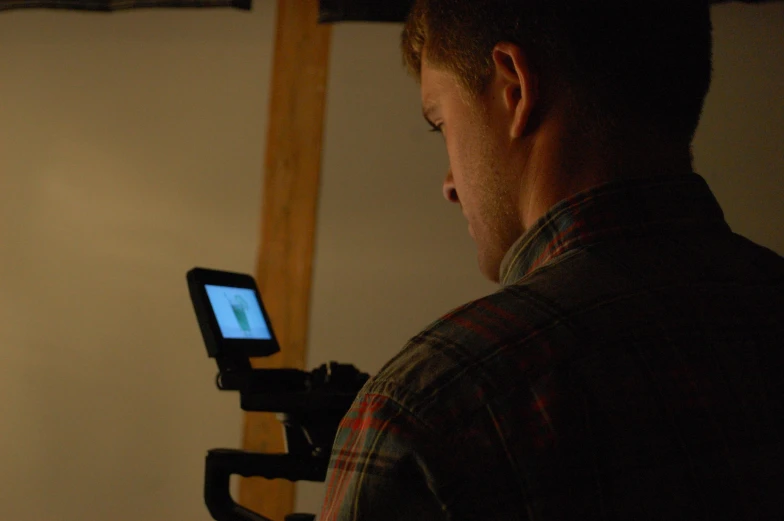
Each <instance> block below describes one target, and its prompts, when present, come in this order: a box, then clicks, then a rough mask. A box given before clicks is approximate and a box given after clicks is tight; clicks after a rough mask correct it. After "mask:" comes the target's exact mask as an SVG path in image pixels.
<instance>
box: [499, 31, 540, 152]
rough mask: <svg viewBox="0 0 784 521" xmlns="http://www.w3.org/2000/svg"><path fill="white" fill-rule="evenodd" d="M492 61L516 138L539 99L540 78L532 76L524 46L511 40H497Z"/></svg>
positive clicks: (512, 134) (511, 133)
mask: <svg viewBox="0 0 784 521" xmlns="http://www.w3.org/2000/svg"><path fill="white" fill-rule="evenodd" d="M493 63H494V65H495V71H496V79H497V80H498V81H499V82H500V83H499V86H500V88H501V95H502V97H503V103H504V107H505V108H506V109H507V110H508V111H509V114H510V116H511V118H512V119H511V124H510V126H509V135H510V137H512V138H513V139H515V138H519V137H521V136H522V135H523V134H524V133H525V131H526V127H527V126H528V124H529V122H530V121H529V120H530V119H531V113H532V112H533V109H534V106H535V105H536V104H537V102H538V101H539V78H537V77H536V76H534V74H533V71H532V70H531V68H530V66H529V62H528V57H527V56H526V55H525V53H524V52H523V50H522V49H521V48H520V46H519V45H515V44H513V43H509V42H500V43H498V44H497V45H496V46H495V47H494V48H493Z"/></svg>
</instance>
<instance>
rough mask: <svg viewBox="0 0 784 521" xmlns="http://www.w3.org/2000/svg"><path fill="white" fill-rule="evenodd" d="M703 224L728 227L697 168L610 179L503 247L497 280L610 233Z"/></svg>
mask: <svg viewBox="0 0 784 521" xmlns="http://www.w3.org/2000/svg"><path fill="white" fill-rule="evenodd" d="M706 228H714V229H724V230H726V231H729V229H730V228H729V226H728V225H727V223H726V221H725V220H724V213H723V212H722V210H721V207H720V206H719V203H718V202H717V201H716V198H715V197H714V196H713V193H712V192H711V190H710V188H709V187H708V184H707V183H706V182H705V180H704V179H703V178H702V177H701V176H699V175H698V174H695V173H690V174H686V175H684V174H680V175H667V176H658V177H653V178H646V179H626V180H621V181H613V182H610V183H606V184H603V185H600V186H597V187H594V188H591V189H588V190H585V191H583V192H580V193H578V194H575V195H574V196H572V197H569V198H567V199H564V200H563V201H561V202H559V203H557V204H556V205H555V206H553V207H552V208H551V209H550V210H548V211H547V213H546V214H545V215H543V216H542V217H541V218H540V219H539V220H537V221H536V223H534V225H533V226H532V227H531V228H530V229H529V230H528V231H527V232H526V233H525V234H523V236H522V237H520V238H519V239H518V240H517V241H516V242H515V243H514V244H513V245H512V247H511V248H510V249H509V251H508V252H507V253H506V255H505V256H504V259H503V261H502V262H501V270H500V281H501V284H502V285H503V286H508V285H511V284H514V283H516V282H517V281H519V280H520V279H521V278H523V277H525V276H526V275H527V274H529V273H530V272H532V271H533V270H535V269H536V268H538V267H540V266H542V265H543V264H546V263H547V262H549V261H551V260H552V259H554V258H555V257H558V256H560V255H563V254H564V253H566V252H568V251H571V250H575V249H578V248H581V247H585V246H587V245H589V244H596V243H598V242H602V241H605V240H608V239H613V238H615V239H617V238H620V237H629V236H639V235H641V234H646V233H673V232H683V231H687V230H696V229H706Z"/></svg>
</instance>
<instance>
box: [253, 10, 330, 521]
mask: <svg viewBox="0 0 784 521" xmlns="http://www.w3.org/2000/svg"><path fill="white" fill-rule="evenodd" d="M318 4H319V2H318V0H278V13H277V30H276V37H275V57H274V68H273V74H272V89H271V96H270V104H269V127H268V135H267V151H266V159H265V164H264V168H265V177H264V203H263V208H262V225H261V242H260V245H259V256H258V265H257V270H256V279H257V281H258V284H259V289H260V291H261V294H262V297H263V299H264V302H265V305H266V307H267V311H268V312H269V315H270V320H271V321H272V325H273V327H274V328H275V332H276V334H277V337H278V341H279V343H280V347H281V352H280V353H278V354H276V355H273V356H271V357H268V358H263V359H257V360H253V365H254V367H288V368H296V369H304V368H305V356H306V347H307V346H306V343H307V338H308V335H307V330H308V312H309V304H310V288H311V279H312V264H313V249H314V235H315V229H316V211H317V207H318V194H319V173H320V170H321V147H322V131H323V122H324V104H325V92H326V83H327V72H328V70H327V69H328V58H329V48H330V37H331V27H330V26H329V25H318V23H317V20H318ZM243 448H244V449H245V450H251V451H259V452H272V453H279V452H284V441H283V432H282V426H281V424H280V423H279V422H278V421H277V420H276V419H275V416H274V415H273V414H271V413H246V414H245V427H244V439H243ZM294 500H295V489H294V484H293V483H291V482H288V481H284V480H272V481H270V480H264V479H261V478H250V479H242V481H241V482H240V497H239V502H240V503H241V504H242V505H243V506H245V507H247V508H250V509H252V510H255V511H257V512H259V513H261V514H262V515H264V516H266V517H269V518H270V519H272V520H273V521H283V518H284V516H285V515H286V514H289V513H291V512H293V509H294Z"/></svg>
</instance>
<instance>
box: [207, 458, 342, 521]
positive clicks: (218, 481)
mask: <svg viewBox="0 0 784 521" xmlns="http://www.w3.org/2000/svg"><path fill="white" fill-rule="evenodd" d="M328 462H329V455H327V456H309V455H296V454H262V453H258V452H248V451H244V450H237V449H212V450H210V451H208V452H207V461H206V465H205V476H204V500H205V503H206V504H207V509H208V510H209V511H210V514H211V515H212V517H213V519H215V520H216V521H271V520H270V519H269V518H267V517H264V516H262V515H261V514H259V513H257V512H254V511H252V510H249V509H247V508H245V507H243V506H241V505H238V504H237V503H236V502H235V501H234V499H232V497H231V493H230V480H231V476H232V475H234V474H237V475H240V476H243V477H255V476H260V477H263V478H266V479H277V478H282V479H287V480H289V481H300V480H305V481H324V480H325V479H326V469H327V464H328ZM297 516H298V515H297V514H295V515H293V516H291V518H292V519H296V518H297Z"/></svg>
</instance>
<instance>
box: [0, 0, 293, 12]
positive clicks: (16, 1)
mask: <svg viewBox="0 0 784 521" xmlns="http://www.w3.org/2000/svg"><path fill="white" fill-rule="evenodd" d="M268 1H272V0H268ZM293 1H298V0H293ZM146 7H234V8H237V9H245V10H247V9H250V7H251V0H0V11H4V10H10V9H36V8H38V9H71V10H78V11H121V10H125V9H140V8H146Z"/></svg>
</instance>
